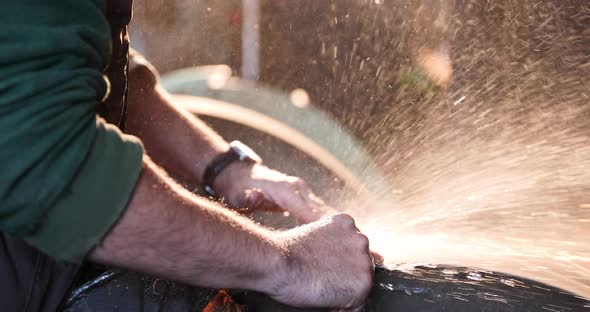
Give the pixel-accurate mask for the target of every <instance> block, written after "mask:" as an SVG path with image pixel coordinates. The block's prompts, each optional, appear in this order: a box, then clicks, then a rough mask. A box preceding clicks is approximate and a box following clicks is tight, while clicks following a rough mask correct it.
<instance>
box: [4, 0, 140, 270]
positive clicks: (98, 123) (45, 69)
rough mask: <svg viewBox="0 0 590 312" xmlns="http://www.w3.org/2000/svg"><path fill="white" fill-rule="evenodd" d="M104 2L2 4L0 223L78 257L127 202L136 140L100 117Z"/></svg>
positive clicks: (106, 39) (22, 0)
mask: <svg viewBox="0 0 590 312" xmlns="http://www.w3.org/2000/svg"><path fill="white" fill-rule="evenodd" d="M104 12H105V3H104V0H18V1H17V0H10V1H1V3H0V26H1V27H0V62H1V63H2V64H1V65H0V133H2V135H0V230H2V231H4V232H7V233H10V234H12V235H16V236H19V237H22V238H24V239H25V240H26V241H27V242H28V243H30V244H31V245H33V246H35V247H37V248H39V249H40V250H42V251H44V252H45V253H47V254H48V255H50V256H52V257H54V258H55V259H57V260H61V261H68V262H80V261H81V260H82V259H83V258H84V256H85V255H86V253H87V252H88V251H89V250H90V249H91V248H92V247H93V246H94V245H96V244H97V243H98V242H99V240H100V239H101V238H102V237H103V236H104V235H105V233H106V232H107V231H108V230H109V228H110V227H111V226H112V225H113V223H114V222H115V221H116V220H117V218H118V217H119V216H120V215H121V213H122V212H123V210H124V209H125V207H126V205H127V202H128V200H129V198H130V196H131V194H132V192H133V188H134V185H135V183H136V180H137V179H138V177H139V173H140V171H141V161H142V156H143V149H142V146H141V143H140V142H139V140H138V139H136V138H134V137H130V136H126V135H123V134H122V133H120V132H119V131H118V130H117V129H116V128H115V127H112V126H109V125H106V124H105V123H104V122H103V121H102V120H101V119H98V118H97V117H96V114H95V113H94V108H95V106H96V104H97V103H98V102H99V101H100V100H101V99H102V98H103V97H104V95H105V93H106V92H107V84H106V82H105V79H104V77H103V75H102V71H103V69H104V68H105V67H106V66H107V62H108V60H109V54H110V48H109V47H110V46H109V44H110V32H109V26H108V23H107V21H106V19H105V16H104Z"/></svg>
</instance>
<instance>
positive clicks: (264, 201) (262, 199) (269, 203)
mask: <svg viewBox="0 0 590 312" xmlns="http://www.w3.org/2000/svg"><path fill="white" fill-rule="evenodd" d="M239 206H241V207H244V208H247V209H249V210H263V211H282V209H281V207H279V205H277V204H276V203H275V202H274V201H273V200H272V199H270V198H269V197H268V196H266V195H265V194H264V193H263V192H262V191H261V190H259V189H252V190H246V191H244V195H243V199H242V200H241V204H240V205H239Z"/></svg>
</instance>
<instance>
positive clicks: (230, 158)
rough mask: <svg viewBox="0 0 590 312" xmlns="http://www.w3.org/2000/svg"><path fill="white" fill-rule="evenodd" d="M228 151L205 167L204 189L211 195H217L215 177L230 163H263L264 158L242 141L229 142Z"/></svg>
mask: <svg viewBox="0 0 590 312" xmlns="http://www.w3.org/2000/svg"><path fill="white" fill-rule="evenodd" d="M229 146H230V148H229V150H228V151H226V152H224V153H222V154H219V155H217V156H216V157H215V158H213V160H212V161H211V163H209V165H208V166H207V168H205V173H204V174H203V190H204V191H205V193H207V194H208V195H209V196H213V197H216V196H217V194H216V193H215V189H214V188H213V183H214V182H215V179H216V178H217V177H218V176H219V174H221V172H223V170H225V168H227V167H228V166H229V165H230V164H232V163H234V162H236V161H239V162H247V163H261V162H262V160H261V159H260V157H259V156H258V155H256V153H254V151H252V150H251V149H250V148H249V147H248V146H246V145H245V144H243V143H242V142H240V141H233V142H231V143H230V144H229Z"/></svg>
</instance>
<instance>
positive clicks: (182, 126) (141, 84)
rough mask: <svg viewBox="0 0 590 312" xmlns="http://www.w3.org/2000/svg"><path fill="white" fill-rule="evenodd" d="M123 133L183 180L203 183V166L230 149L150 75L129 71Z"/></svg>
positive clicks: (145, 72) (148, 73)
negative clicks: (139, 142)
mask: <svg viewBox="0 0 590 312" xmlns="http://www.w3.org/2000/svg"><path fill="white" fill-rule="evenodd" d="M132 74H135V75H132V76H131V77H130V80H129V103H128V105H129V107H128V121H127V126H126V130H127V132H129V133H130V134H132V135H135V136H137V137H139V138H140V139H141V140H142V141H143V143H144V145H145V147H146V149H147V151H148V153H149V154H150V157H152V159H153V160H154V161H155V162H156V163H157V164H158V165H160V166H162V167H163V168H164V169H166V171H168V172H170V173H171V174H172V175H174V176H177V177H179V178H181V179H183V180H184V181H187V182H192V183H196V184H200V183H202V181H201V178H202V177H203V173H204V171H205V167H206V166H207V165H208V164H209V162H210V161H211V160H212V159H213V158H214V157H215V156H216V155H218V154H220V153H222V152H224V151H226V150H227V149H228V148H229V147H228V144H227V142H225V141H224V140H223V138H221V137H220V136H219V135H218V134H217V133H215V132H214V131H213V130H212V129H211V128H210V127H208V126H207V125H206V124H205V123H203V122H202V121H201V120H199V119H198V118H196V117H195V116H194V115H192V114H190V113H188V112H186V111H184V110H183V109H181V108H180V107H178V106H177V105H176V104H175V103H174V101H173V99H172V97H171V96H170V95H169V94H168V93H167V92H166V91H164V90H163V89H162V88H161V87H160V86H158V85H156V84H155V82H153V81H150V75H152V73H150V72H147V71H146V70H143V71H136V72H132Z"/></svg>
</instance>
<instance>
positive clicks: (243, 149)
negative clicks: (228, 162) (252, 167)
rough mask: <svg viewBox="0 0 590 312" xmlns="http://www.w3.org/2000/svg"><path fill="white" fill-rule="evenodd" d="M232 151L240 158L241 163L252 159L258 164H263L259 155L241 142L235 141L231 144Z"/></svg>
mask: <svg viewBox="0 0 590 312" xmlns="http://www.w3.org/2000/svg"><path fill="white" fill-rule="evenodd" d="M230 146H231V148H232V150H234V151H235V152H236V153H237V154H238V156H239V158H240V161H243V160H247V159H250V160H252V161H254V162H256V163H262V159H261V158H260V156H258V154H256V153H255V152H254V151H253V150H252V149H251V148H249V147H248V146H247V145H246V144H244V143H242V142H240V141H233V142H231V143H230Z"/></svg>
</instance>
